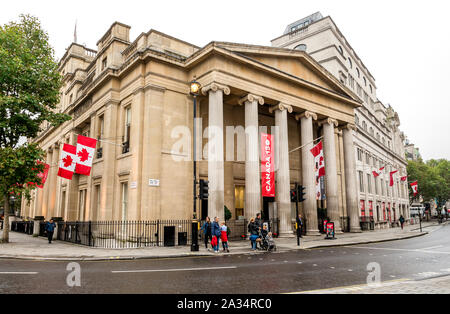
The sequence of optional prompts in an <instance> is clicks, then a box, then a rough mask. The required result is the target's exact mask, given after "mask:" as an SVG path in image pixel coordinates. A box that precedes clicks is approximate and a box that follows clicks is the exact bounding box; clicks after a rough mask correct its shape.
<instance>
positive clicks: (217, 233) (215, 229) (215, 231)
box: [211, 217, 222, 253]
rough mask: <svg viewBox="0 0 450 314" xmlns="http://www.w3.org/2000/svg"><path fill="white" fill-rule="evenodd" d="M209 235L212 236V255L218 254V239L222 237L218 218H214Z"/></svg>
mask: <svg viewBox="0 0 450 314" xmlns="http://www.w3.org/2000/svg"><path fill="white" fill-rule="evenodd" d="M211 234H212V236H213V240H212V241H211V245H213V242H214V245H213V249H214V253H219V243H220V237H221V235H222V230H221V228H220V226H219V217H215V218H214V222H213V223H212V225H211Z"/></svg>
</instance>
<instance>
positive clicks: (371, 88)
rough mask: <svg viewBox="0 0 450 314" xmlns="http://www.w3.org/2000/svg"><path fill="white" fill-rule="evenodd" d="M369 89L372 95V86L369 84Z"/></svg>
mask: <svg viewBox="0 0 450 314" xmlns="http://www.w3.org/2000/svg"><path fill="white" fill-rule="evenodd" d="M369 87H370V93H371V94H373V87H372V84H369Z"/></svg>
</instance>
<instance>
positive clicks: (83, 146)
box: [75, 135, 97, 176]
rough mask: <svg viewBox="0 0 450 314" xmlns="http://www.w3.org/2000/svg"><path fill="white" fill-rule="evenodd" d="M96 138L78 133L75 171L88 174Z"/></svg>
mask: <svg viewBox="0 0 450 314" xmlns="http://www.w3.org/2000/svg"><path fill="white" fill-rule="evenodd" d="M96 146H97V140H96V139H93V138H90V137H86V136H82V135H78V140H77V152H76V157H77V159H76V167H75V173H78V174H82V175H85V176H89V175H90V174H91V169H92V162H93V161H94V155H95V148H96Z"/></svg>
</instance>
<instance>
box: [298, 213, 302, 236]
mask: <svg viewBox="0 0 450 314" xmlns="http://www.w3.org/2000/svg"><path fill="white" fill-rule="evenodd" d="M302 234H303V220H302V215H301V214H299V215H298V217H297V236H298V237H299V238H302V237H303V236H302Z"/></svg>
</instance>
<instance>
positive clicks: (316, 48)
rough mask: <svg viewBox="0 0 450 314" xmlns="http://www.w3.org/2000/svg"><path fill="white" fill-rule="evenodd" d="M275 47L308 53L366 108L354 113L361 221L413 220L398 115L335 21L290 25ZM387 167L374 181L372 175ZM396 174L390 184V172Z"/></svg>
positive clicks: (386, 223)
mask: <svg viewBox="0 0 450 314" xmlns="http://www.w3.org/2000/svg"><path fill="white" fill-rule="evenodd" d="M272 46H274V47H280V48H287V49H293V50H299V51H304V52H306V53H307V54H308V55H310V56H311V57H312V58H313V59H314V60H316V61H317V62H318V63H319V64H320V65H322V66H323V67H324V68H326V69H327V70H328V71H329V72H330V73H331V74H332V75H333V76H334V77H335V78H336V79H338V80H339V81H340V82H341V83H342V84H343V85H345V86H346V87H347V88H348V89H349V90H351V91H352V92H353V95H354V96H355V97H356V98H357V99H358V100H359V101H360V102H361V103H362V104H363V105H362V106H361V107H360V108H357V109H356V110H355V124H356V126H357V129H356V131H355V132H354V133H353V141H354V146H355V152H354V154H355V158H356V173H357V177H358V205H359V214H360V216H361V220H368V219H369V220H370V218H371V217H372V218H373V220H374V221H375V224H376V226H377V227H378V228H384V227H387V226H389V225H390V224H389V222H391V221H396V220H398V218H399V217H400V215H403V216H404V217H409V216H410V215H409V194H408V193H409V192H408V186H407V182H402V181H401V180H400V177H401V176H406V175H407V174H406V167H407V161H406V158H405V146H404V144H405V139H406V137H405V135H404V134H403V133H402V132H401V131H400V130H399V126H400V119H399V116H398V114H397V113H396V112H395V111H394V109H393V108H392V107H391V106H389V105H387V106H386V105H384V104H383V103H382V102H381V101H380V100H379V99H378V98H377V93H376V92H377V87H376V83H375V78H374V77H373V76H372V74H371V73H370V72H369V70H368V69H367V67H366V66H365V65H364V63H363V62H362V60H361V59H360V58H359V57H358V55H357V54H356V52H355V50H354V49H353V48H352V47H351V46H350V44H349V42H348V41H347V39H346V38H345V37H344V35H343V34H342V33H341V31H340V30H339V28H338V27H337V26H336V24H335V23H334V21H333V20H332V18H331V17H329V16H327V17H323V16H322V14H320V12H317V13H315V14H313V15H310V16H308V17H305V18H303V19H301V20H298V21H296V22H294V23H292V24H290V25H288V26H287V28H286V30H285V32H284V34H283V35H282V36H280V37H278V38H276V39H274V40H272ZM381 167H386V168H385V170H384V172H383V174H382V175H381V176H380V177H378V178H375V177H374V176H373V175H372V171H374V170H378V169H380V168H381ZM394 170H399V172H398V173H397V174H396V175H395V183H394V186H393V187H390V186H389V180H390V176H389V173H390V172H391V171H394Z"/></svg>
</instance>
